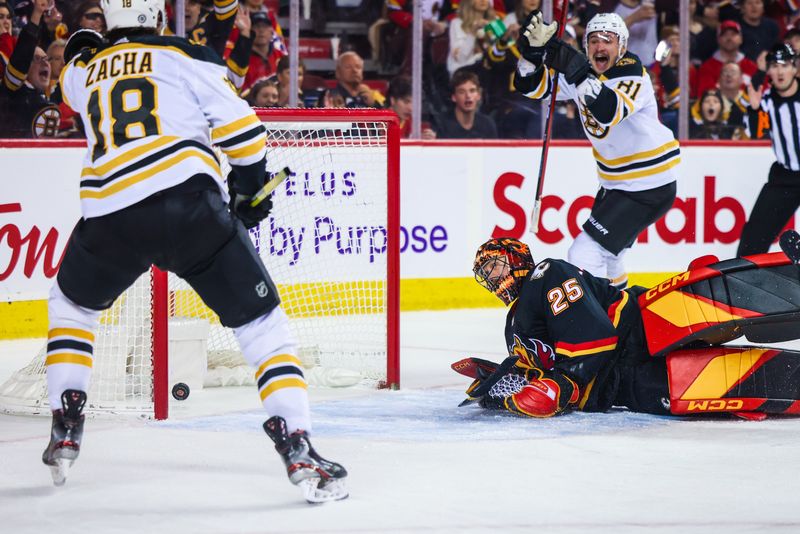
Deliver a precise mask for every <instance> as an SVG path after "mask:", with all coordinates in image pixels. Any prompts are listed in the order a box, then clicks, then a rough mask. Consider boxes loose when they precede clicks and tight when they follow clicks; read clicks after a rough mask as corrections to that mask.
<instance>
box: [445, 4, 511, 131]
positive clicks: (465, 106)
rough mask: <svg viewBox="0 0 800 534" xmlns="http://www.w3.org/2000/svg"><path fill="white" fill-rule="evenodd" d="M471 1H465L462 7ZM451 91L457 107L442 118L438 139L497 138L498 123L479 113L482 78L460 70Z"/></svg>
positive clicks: (465, 70)
mask: <svg viewBox="0 0 800 534" xmlns="http://www.w3.org/2000/svg"><path fill="white" fill-rule="evenodd" d="M468 2H469V0H463V1H462V4H461V5H464V3H468ZM450 92H451V94H452V96H451V98H452V100H453V104H455V107H454V109H453V111H451V112H450V113H449V114H447V115H446V116H445V117H444V118H443V119H442V124H441V126H440V128H439V132H438V136H439V137H440V138H442V139H496V138H497V126H496V125H495V123H494V120H492V118H491V117H489V116H488V115H484V114H483V113H481V112H479V111H478V108H479V107H480V103H481V86H480V81H479V80H478V75H477V74H475V73H474V72H471V71H469V70H467V69H462V70H458V71H456V72H455V73H454V74H453V77H452V79H451V80H450Z"/></svg>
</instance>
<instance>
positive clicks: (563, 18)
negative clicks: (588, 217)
mask: <svg viewBox="0 0 800 534" xmlns="http://www.w3.org/2000/svg"><path fill="white" fill-rule="evenodd" d="M568 9H569V0H564V2H563V4H562V5H561V13H560V17H559V18H558V29H557V30H556V37H558V38H559V39H560V38H561V36H562V35H563V34H564V25H565V24H566V23H567V10H568ZM545 68H547V67H545ZM546 75H547V73H545V76H546ZM557 92H558V73H556V75H555V76H554V77H553V86H552V88H551V90H550V105H549V106H548V112H547V124H546V125H545V130H544V137H543V138H542V157H541V159H540V160H539V178H538V180H537V181H536V197H535V200H534V201H533V213H531V226H530V230H529V231H530V232H531V233H532V234H535V233H536V232H538V231H539V212H540V211H541V209H542V188H543V187H544V173H545V169H547V152H548V150H549V148H550V135H551V131H552V129H553V116H554V115H555V108H556V93H557Z"/></svg>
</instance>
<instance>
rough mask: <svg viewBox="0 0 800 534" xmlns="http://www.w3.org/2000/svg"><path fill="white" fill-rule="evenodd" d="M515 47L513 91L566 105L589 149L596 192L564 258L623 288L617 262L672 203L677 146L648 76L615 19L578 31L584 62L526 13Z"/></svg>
mask: <svg viewBox="0 0 800 534" xmlns="http://www.w3.org/2000/svg"><path fill="white" fill-rule="evenodd" d="M523 27H524V30H523V34H522V36H521V37H520V39H519V41H518V46H519V48H520V52H521V54H522V57H521V58H520V59H519V61H518V63H517V72H516V76H515V78H514V86H515V88H516V89H517V90H518V91H519V92H521V93H522V94H524V95H526V96H528V97H529V98H533V99H543V98H547V97H549V96H550V95H551V89H552V86H553V80H552V76H554V75H558V76H559V82H558V94H557V95H556V98H557V99H558V100H568V99H572V100H574V101H575V103H576V104H577V106H578V109H579V110H580V117H581V122H582V124H583V129H584V131H585V132H586V136H587V137H588V139H589V141H591V143H592V146H593V148H594V150H593V153H594V157H595V160H596V161H597V176H598V178H599V180H600V190H599V192H598V193H597V196H596V197H595V200H594V207H593V208H592V212H591V214H590V215H589V219H588V220H587V221H586V222H585V223H584V224H583V232H581V233H580V234H579V235H578V237H577V238H576V239H575V242H574V243H573V244H572V246H571V247H570V249H569V253H568V259H569V261H570V263H573V264H575V265H577V266H579V267H581V268H583V269H586V270H588V271H589V272H590V273H592V274H593V275H595V276H600V277H605V278H608V279H610V280H611V281H612V282H613V283H614V284H615V285H617V286H618V287H625V285H626V284H627V275H626V274H625V267H624V265H623V256H624V255H625V251H626V249H628V248H629V247H630V246H631V245H632V244H633V242H634V240H635V239H636V237H637V236H638V235H639V234H640V233H641V232H642V230H644V229H645V228H647V226H649V225H650V224H652V223H653V222H655V221H657V220H658V219H659V218H660V217H661V216H663V215H664V214H665V213H666V212H667V210H669V208H670V207H672V202H673V201H674V199H675V191H676V186H675V179H676V177H677V175H676V171H675V166H676V165H677V164H678V162H679V161H680V148H679V145H678V141H676V140H675V138H674V136H673V135H672V132H671V131H670V130H669V128H667V127H666V126H664V125H663V124H661V123H660V122H659V120H658V111H657V105H656V100H655V96H654V93H653V86H652V84H651V82H650V77H649V76H648V74H647V72H646V71H645V69H644V67H643V66H642V62H641V61H640V60H639V58H637V57H636V56H635V55H633V54H631V53H630V52H627V51H626V45H627V43H628V29H627V28H626V27H625V22H624V21H623V20H622V18H621V17H620V16H619V15H617V14H616V13H600V14H598V15H595V16H594V17H593V18H592V19H591V20H590V21H589V23H588V24H587V25H586V32H585V34H584V38H583V45H584V48H585V49H586V51H587V54H588V56H589V57H588V59H587V58H586V56H584V55H583V54H581V53H580V52H578V51H577V50H575V49H574V48H572V47H571V46H569V45H568V44H566V43H564V42H563V41H562V40H561V39H558V38H557V37H556V36H555V35H556V30H557V28H558V23H557V22H552V23H550V24H546V23H545V22H544V21H543V20H542V15H541V12H539V11H534V12H532V13H531V14H530V15H529V16H528V19H527V20H526V21H525V24H524V25H523Z"/></svg>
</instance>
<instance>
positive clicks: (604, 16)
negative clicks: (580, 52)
mask: <svg viewBox="0 0 800 534" xmlns="http://www.w3.org/2000/svg"><path fill="white" fill-rule="evenodd" d="M597 32H601V33H613V34H614V35H616V36H617V38H618V39H619V51H618V55H620V56H622V49H623V48H627V46H628V35H629V33H628V27H627V26H625V21H624V20H623V19H622V17H620V16H619V15H618V14H616V13H598V14H597V15H595V16H594V17H592V18H591V20H589V23H588V24H587V25H586V31H585V32H584V33H583V49H584V50H587V51H588V49H589V47H588V44H589V35H591V34H593V33H597Z"/></svg>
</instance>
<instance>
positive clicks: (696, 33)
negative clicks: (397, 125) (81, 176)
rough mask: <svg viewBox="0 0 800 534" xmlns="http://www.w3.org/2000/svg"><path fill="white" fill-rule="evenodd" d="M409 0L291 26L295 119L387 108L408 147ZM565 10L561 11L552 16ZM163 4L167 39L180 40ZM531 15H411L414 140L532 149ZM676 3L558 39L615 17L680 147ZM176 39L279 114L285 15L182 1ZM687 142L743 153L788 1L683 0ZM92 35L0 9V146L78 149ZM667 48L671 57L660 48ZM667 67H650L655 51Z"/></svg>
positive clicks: (272, 4)
mask: <svg viewBox="0 0 800 534" xmlns="http://www.w3.org/2000/svg"><path fill="white" fill-rule="evenodd" d="M414 3H415V2H414V1H413V0H385V2H381V1H380V0H312V1H311V3H310V7H311V9H310V11H307V12H305V13H303V12H302V11H301V17H302V18H303V21H304V23H303V24H301V25H300V51H299V52H300V57H301V63H300V64H299V65H298V69H299V86H300V93H299V95H298V99H297V100H298V102H299V105H300V106H304V107H375V108H390V109H393V110H394V111H395V112H396V113H397V115H398V116H399V117H400V119H401V124H402V127H403V134H404V136H408V135H410V132H411V127H410V125H411V109H412V105H411V103H412V100H411V79H410V75H411V51H412V39H411V29H412V21H413V13H412V7H413V5H414ZM559 3H560V2H559ZM172 4H173V2H172V1H170V0H167V11H168V18H169V23H168V29H167V30H166V33H174V32H175V20H174V7H173V5H172ZM540 4H541V0H422V20H423V47H422V49H423V76H422V77H423V79H422V87H423V103H422V104H423V105H422V115H423V116H422V122H423V127H422V137H423V139H434V138H439V139H449V138H461V139H470V138H473V139H474V138H506V139H536V138H540V137H541V135H542V124H543V118H542V115H543V113H546V108H542V107H541V104H540V103H539V102H536V101H533V100H530V99H528V98H525V97H524V96H522V95H520V94H518V93H516V92H515V91H514V88H513V83H512V80H513V76H514V72H515V66H516V62H517V58H518V57H519V52H518V50H517V48H516V39H518V38H519V33H520V23H521V22H522V21H524V19H525V18H526V17H527V15H528V14H529V13H530V12H531V11H532V10H535V9H539V8H540ZM678 5H679V2H678V1H677V0H572V1H571V2H570V5H569V8H570V9H569V12H568V16H567V20H568V25H567V27H566V28H565V30H566V31H565V32H564V34H563V39H564V40H566V41H568V42H570V44H572V45H573V46H575V47H576V48H580V47H581V45H582V39H583V33H584V27H585V24H586V22H588V20H589V19H590V18H591V17H592V16H593V15H594V14H596V13H598V12H607V11H613V12H616V13H618V14H620V15H621V16H622V17H623V18H624V19H625V22H626V24H627V26H628V28H629V31H630V38H629V42H628V49H629V51H631V52H632V53H634V54H636V55H637V56H639V58H640V59H641V60H642V63H643V64H645V65H646V66H648V71H649V73H650V76H651V79H652V80H653V85H654V88H655V91H656V96H657V101H658V103H659V108H660V109H659V112H660V115H661V118H662V121H663V122H664V123H665V124H666V125H668V126H669V127H670V128H672V129H673V130H675V131H676V132H677V125H678V106H679V104H680V94H679V91H680V89H679V87H680V84H679V77H680V73H679V68H678V66H679V53H680V43H679V39H680V37H679V32H678V23H679V18H680V17H679V12H678ZM185 6H186V9H185V20H184V22H185V28H186V34H187V37H188V38H190V39H192V40H193V41H195V42H197V43H200V44H204V45H206V46H209V47H211V48H213V49H214V50H216V51H217V52H218V53H219V54H220V56H222V57H223V58H224V59H225V61H226V63H227V65H228V71H229V77H230V78H231V81H232V82H233V83H234V85H235V86H236V87H237V88H238V90H239V91H240V92H241V95H242V97H243V98H245V99H246V100H247V101H248V102H249V103H250V104H251V105H252V106H255V107H274V106H287V105H288V104H289V103H290V101H291V100H292V99H291V98H290V96H291V95H290V89H289V72H290V65H289V59H288V58H289V55H288V48H287V46H288V37H287V32H286V26H288V24H287V21H288V11H289V10H288V6H289V2H288V0H186V2H185ZM690 19H691V24H690V28H689V36H690V47H689V49H690V54H691V58H690V60H691V61H690V63H691V65H690V72H689V84H688V86H689V92H690V94H689V99H690V102H691V112H690V115H691V128H690V137H693V138H702V139H746V138H748V128H747V124H746V122H747V116H748V115H747V112H746V111H747V107H748V104H749V102H748V86H751V85H752V86H755V87H763V86H764V84H766V83H768V82H767V81H766V77H765V75H764V71H765V70H766V62H765V55H766V52H767V51H768V50H769V49H770V48H771V47H772V46H773V45H774V44H776V43H778V42H780V41H785V42H786V43H788V44H790V45H791V46H792V47H793V48H794V50H795V51H800V3H798V2H797V1H796V0H690ZM81 28H90V29H93V30H95V31H97V32H100V33H103V32H104V30H105V20H104V18H103V12H102V9H101V7H100V2H99V1H98V0H81V1H72V0H69V1H68V0H0V76H2V87H0V137H43V136H57V137H70V136H74V137H77V136H80V135H81V133H80V124H75V122H76V121H75V113H74V112H73V111H72V110H70V109H69V108H68V107H67V106H66V104H64V103H63V102H62V101H61V99H60V96H59V94H60V92H59V89H58V78H59V73H60V71H61V69H62V68H63V66H64V57H63V51H64V46H65V43H66V40H67V39H68V38H69V36H70V35H71V34H72V33H74V32H75V31H76V30H78V29H81ZM659 42H664V43H666V44H667V45H668V46H667V47H666V48H664V47H663V46H662V47H659V46H658V45H659ZM657 48H659V49H663V50H664V52H663V53H661V54H660V56H659V57H658V59H656V49H657ZM553 136H554V137H555V138H576V139H579V138H582V137H583V133H582V127H581V123H580V112H579V110H577V109H576V107H575V105H574V104H573V103H564V104H559V105H558V106H557V107H556V115H555V117H554V126H553Z"/></svg>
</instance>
